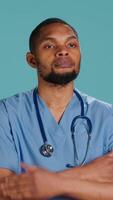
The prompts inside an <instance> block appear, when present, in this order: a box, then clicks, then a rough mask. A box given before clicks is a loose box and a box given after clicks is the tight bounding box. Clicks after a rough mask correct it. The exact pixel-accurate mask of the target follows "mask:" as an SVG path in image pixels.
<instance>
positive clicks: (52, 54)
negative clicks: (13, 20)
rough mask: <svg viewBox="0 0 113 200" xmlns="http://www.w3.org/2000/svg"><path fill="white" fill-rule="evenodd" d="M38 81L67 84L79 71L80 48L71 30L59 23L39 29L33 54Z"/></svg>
mask: <svg viewBox="0 0 113 200" xmlns="http://www.w3.org/2000/svg"><path fill="white" fill-rule="evenodd" d="M34 58H35V61H36V66H37V70H38V76H39V79H40V78H41V79H44V80H46V81H48V82H51V83H55V84H67V83H68V82H70V81H72V80H74V79H75V78H76V77H77V75H78V73H79V70H80V58H81V55H80V48H79V42H78V39H77V36H76V35H75V33H74V32H73V30H72V29H71V28H70V27H69V26H67V25H65V24H61V23H53V24H50V25H47V26H45V27H43V28H42V29H41V34H40V38H38V39H37V42H36V48H35V53H34Z"/></svg>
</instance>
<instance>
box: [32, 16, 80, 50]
mask: <svg viewBox="0 0 113 200" xmlns="http://www.w3.org/2000/svg"><path fill="white" fill-rule="evenodd" d="M53 23H61V24H66V25H68V26H69V27H70V28H71V29H72V30H73V32H74V33H75V35H76V37H77V38H78V33H77V31H76V30H75V29H74V28H73V27H72V26H71V25H70V24H68V23H67V22H66V21H64V20H62V19H60V18H47V19H45V20H44V21H42V22H41V23H40V24H39V25H37V26H36V27H35V29H34V30H33V31H32V32H31V35H30V38H29V50H30V52H31V53H33V52H34V51H35V43H36V40H37V38H38V37H39V36H40V31H41V29H42V28H43V27H44V26H47V25H49V24H53Z"/></svg>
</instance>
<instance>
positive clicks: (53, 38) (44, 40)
mask: <svg viewBox="0 0 113 200" xmlns="http://www.w3.org/2000/svg"><path fill="white" fill-rule="evenodd" d="M71 39H75V40H77V41H78V38H77V36H74V35H72V36H69V37H67V39H66V41H68V40H71ZM48 40H51V41H55V40H56V38H55V37H49V36H46V37H44V38H43V39H41V40H40V42H46V41H48Z"/></svg>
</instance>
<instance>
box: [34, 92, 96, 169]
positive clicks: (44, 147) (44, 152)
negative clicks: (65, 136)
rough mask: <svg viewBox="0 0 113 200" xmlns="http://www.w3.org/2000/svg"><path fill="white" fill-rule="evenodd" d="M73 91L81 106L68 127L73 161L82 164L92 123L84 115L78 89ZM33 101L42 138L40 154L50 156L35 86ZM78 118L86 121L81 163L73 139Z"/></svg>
mask: <svg viewBox="0 0 113 200" xmlns="http://www.w3.org/2000/svg"><path fill="white" fill-rule="evenodd" d="M74 93H75V94H76V96H77V98H78V99H79V102H80V106H81V113H80V115H78V116H76V117H74V119H73V120H72V123H71V127H70V129H71V132H72V139H73V145H74V161H75V163H78V165H79V164H80V165H83V164H84V162H85V160H86V156H87V153H88V149H89V143H90V139H91V132H92V123H91V120H90V119H89V118H88V117H87V116H85V113H84V102H83V99H82V97H81V95H80V94H79V93H78V91H75V90H74ZM33 101H34V105H35V110H36V116H37V121H38V124H39V127H40V132H41V135H42V139H43V145H42V146H41V147H40V148H39V151H40V153H41V155H43V156H44V157H51V156H52V154H53V152H54V148H53V146H52V145H51V144H49V143H48V140H47V137H46V133H45V129H44V125H43V122H42V118H41V115H40V110H39V106H38V101H37V88H35V89H34V91H33ZM79 119H83V120H85V121H86V125H87V127H86V132H87V136H88V139H87V147H86V152H85V156H84V158H83V160H82V162H81V163H79V158H78V154H77V148H76V144H75V139H74V134H75V124H76V122H77V120H79ZM68 167H72V166H68Z"/></svg>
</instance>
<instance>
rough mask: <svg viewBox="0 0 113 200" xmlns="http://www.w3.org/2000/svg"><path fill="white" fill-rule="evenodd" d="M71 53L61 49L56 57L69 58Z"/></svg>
mask: <svg viewBox="0 0 113 200" xmlns="http://www.w3.org/2000/svg"><path fill="white" fill-rule="evenodd" d="M68 55H69V53H68V51H67V50H66V49H65V48H60V49H58V51H57V53H56V57H60V56H68Z"/></svg>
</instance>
